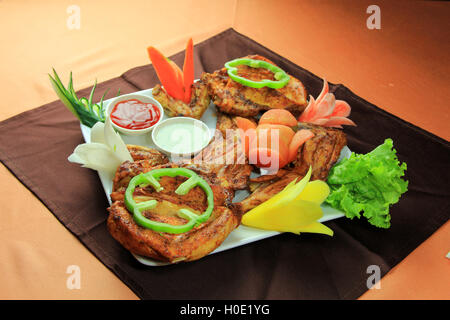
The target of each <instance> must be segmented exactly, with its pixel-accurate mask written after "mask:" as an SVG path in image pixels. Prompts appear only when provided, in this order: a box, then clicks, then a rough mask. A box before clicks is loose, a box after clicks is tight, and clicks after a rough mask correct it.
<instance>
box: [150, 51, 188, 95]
mask: <svg viewBox="0 0 450 320" xmlns="http://www.w3.org/2000/svg"><path fill="white" fill-rule="evenodd" d="M147 52H148V55H149V57H150V60H151V61H152V64H153V66H154V67H155V70H156V74H157V75H158V78H159V81H161V84H162V85H163V87H164V89H165V90H166V92H167V93H168V94H169V95H170V96H172V97H173V98H175V99H177V100H183V98H184V92H183V87H180V86H179V84H178V76H177V72H176V71H175V70H174V68H173V67H172V65H171V64H170V62H169V61H168V60H167V59H166V57H165V56H164V55H163V54H162V53H161V52H159V51H158V50H157V49H156V48H154V47H148V48H147Z"/></svg>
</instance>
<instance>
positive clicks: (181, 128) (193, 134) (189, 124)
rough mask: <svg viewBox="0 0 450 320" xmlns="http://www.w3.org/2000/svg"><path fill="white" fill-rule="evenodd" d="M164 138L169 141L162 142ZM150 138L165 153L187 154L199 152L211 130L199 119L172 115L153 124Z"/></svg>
mask: <svg viewBox="0 0 450 320" xmlns="http://www.w3.org/2000/svg"><path fill="white" fill-rule="evenodd" d="M161 135H163V136H161ZM168 135H170V137H169V136H168ZM164 139H165V140H166V142H167V141H169V143H163V141H162V140H164ZM152 140H153V143H154V144H155V145H156V147H157V148H158V149H159V150H160V151H162V152H164V153H166V154H170V155H172V156H179V155H182V156H189V155H194V154H196V153H198V152H200V151H201V150H202V149H203V148H205V147H206V146H207V145H208V144H209V142H210V141H211V132H210V130H209V128H208V126H207V125H206V124H205V123H204V122H202V121H200V120H197V119H194V118H189V117H173V118H169V119H165V120H163V121H161V122H159V123H158V124H156V125H155V127H154V129H153V131H152Z"/></svg>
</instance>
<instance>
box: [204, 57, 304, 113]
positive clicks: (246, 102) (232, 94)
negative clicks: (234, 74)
mask: <svg viewBox="0 0 450 320" xmlns="http://www.w3.org/2000/svg"><path fill="white" fill-rule="evenodd" d="M246 58H251V59H256V60H264V61H267V62H270V63H272V64H274V63H273V62H272V61H270V60H268V59H266V58H264V57H262V56H259V55H251V56H247V57H246ZM238 75H239V76H242V77H245V78H248V79H250V80H254V81H258V80H262V79H270V80H275V78H274V74H273V73H272V72H271V71H268V70H266V69H263V68H251V67H248V66H244V65H242V66H238ZM201 79H202V81H204V82H205V83H206V84H207V85H208V91H209V95H210V96H211V98H212V100H213V102H214V104H215V105H216V106H217V108H218V109H219V110H220V111H221V112H224V113H228V114H233V115H237V116H241V117H254V116H256V115H257V114H258V113H259V112H260V111H262V110H267V109H272V108H283V109H287V110H289V111H291V112H292V113H293V114H294V115H299V114H300V113H301V112H302V111H303V110H304V109H305V107H306V105H307V101H306V97H307V94H306V89H305V87H304V86H303V84H302V83H301V82H300V81H299V80H298V79H296V78H294V77H292V76H291V77H290V80H289V83H288V84H287V85H286V86H285V87H283V88H281V89H271V88H268V87H263V88H259V89H256V88H251V87H248V86H244V85H241V84H240V83H238V82H236V81H233V80H232V79H230V77H229V76H228V74H227V70H226V68H222V69H220V70H218V71H216V72H214V73H212V74H210V73H203V74H202V77H201Z"/></svg>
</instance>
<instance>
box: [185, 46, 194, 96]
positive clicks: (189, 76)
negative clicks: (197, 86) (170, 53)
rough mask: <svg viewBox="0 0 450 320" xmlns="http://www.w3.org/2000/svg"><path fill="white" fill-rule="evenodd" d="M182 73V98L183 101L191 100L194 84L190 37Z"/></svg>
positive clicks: (192, 50)
mask: <svg viewBox="0 0 450 320" xmlns="http://www.w3.org/2000/svg"><path fill="white" fill-rule="evenodd" d="M183 75H184V99H183V101H184V102H185V103H189V102H190V101H191V94H192V85H193V84H194V43H193V41H192V38H190V39H189V40H188V43H187V46H186V52H185V55H184V65H183Z"/></svg>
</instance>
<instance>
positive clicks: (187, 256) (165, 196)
mask: <svg viewBox="0 0 450 320" xmlns="http://www.w3.org/2000/svg"><path fill="white" fill-rule="evenodd" d="M145 162H146V160H141V161H138V162H132V163H129V162H128V163H127V162H125V163H124V164H122V165H121V166H120V167H119V169H118V171H117V173H116V178H115V182H116V181H117V183H115V185H114V190H113V192H112V194H111V199H112V201H113V204H112V205H111V207H110V208H109V209H108V210H109V213H110V214H109V217H108V220H107V226H108V230H109V232H110V233H111V235H112V236H113V237H114V238H115V239H116V240H117V241H119V242H120V243H121V244H122V245H123V246H124V247H125V248H126V249H128V250H129V251H131V252H133V253H135V254H139V255H143V256H146V257H150V258H153V259H156V260H160V261H166V262H171V263H175V262H179V261H192V260H196V259H199V258H201V257H203V256H205V255H207V254H209V253H210V252H211V251H213V250H214V249H216V248H217V247H218V246H219V245H220V244H221V243H222V242H223V240H225V238H226V237H227V236H228V234H229V233H230V232H231V231H232V230H233V229H235V228H236V227H237V226H238V225H239V224H240V217H241V216H240V215H239V214H236V212H234V211H233V208H232V207H231V201H232V199H233V197H234V192H233V191H232V189H231V188H224V187H222V185H221V181H222V182H223V181H225V180H221V177H220V175H216V174H215V173H214V172H205V171H203V170H202V169H201V168H195V167H194V165H189V169H191V170H194V171H195V172H196V173H197V174H198V175H199V176H201V177H202V178H203V179H205V180H206V181H207V182H208V184H209V185H210V186H211V188H212V190H213V194H214V210H213V213H212V215H211V217H210V218H209V219H208V221H206V222H204V223H202V224H200V225H199V226H197V227H195V228H193V229H191V230H190V231H188V232H185V233H182V234H170V233H164V232H156V231H153V230H150V229H146V228H142V227H140V226H138V225H137V224H136V222H135V221H134V219H133V217H132V215H131V214H130V213H129V212H128V210H127V209H126V207H125V204H124V202H123V199H124V192H125V190H126V187H127V185H128V182H129V180H130V179H131V177H132V176H135V175H137V174H140V173H144V172H148V171H150V170H153V169H156V168H175V167H178V165H176V164H173V163H167V164H163V165H159V166H156V167H155V166H153V167H151V166H148V165H144V163H145ZM125 176H127V177H128V179H125V178H124V177H125ZM127 180H128V182H127V183H122V182H123V181H127ZM185 180H186V178H185V177H162V178H161V179H160V180H159V182H160V184H161V186H162V187H163V190H161V191H160V192H156V191H155V190H154V189H153V188H152V187H150V186H148V187H138V188H136V190H135V192H134V199H135V201H136V202H141V201H148V200H151V199H154V200H157V201H158V205H157V207H156V208H155V209H152V210H147V211H144V212H143V214H144V216H146V217H147V218H148V219H152V220H155V221H161V222H166V223H170V224H173V225H178V224H184V223H186V222H187V221H186V220H185V219H183V218H181V217H179V216H178V215H177V212H178V210H179V209H181V208H190V209H191V210H192V211H193V212H194V213H197V214H201V213H203V212H204V210H206V207H207V201H206V195H205V193H204V191H203V190H202V189H201V188H200V187H198V186H197V187H194V188H192V189H191V190H190V191H189V192H188V193H187V194H186V195H177V194H176V193H175V190H176V188H178V186H179V185H180V184H181V183H183V182H184V181H185Z"/></svg>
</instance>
